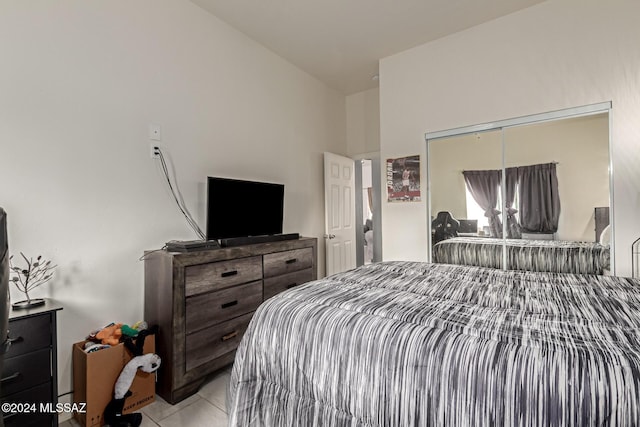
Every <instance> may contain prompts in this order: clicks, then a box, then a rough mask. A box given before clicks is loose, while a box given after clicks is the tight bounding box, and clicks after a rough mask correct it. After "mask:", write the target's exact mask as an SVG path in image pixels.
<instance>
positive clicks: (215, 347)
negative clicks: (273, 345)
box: [185, 313, 253, 371]
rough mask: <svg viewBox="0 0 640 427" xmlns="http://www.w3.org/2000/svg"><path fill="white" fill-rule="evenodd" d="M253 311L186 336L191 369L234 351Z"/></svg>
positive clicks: (187, 360) (187, 358)
mask: <svg viewBox="0 0 640 427" xmlns="http://www.w3.org/2000/svg"><path fill="white" fill-rule="evenodd" d="M251 316H253V313H249V314H245V315H244V316H240V317H236V318H235V319H232V320H229V321H228V322H224V323H220V324H218V325H215V326H212V327H210V328H207V329H203V330H201V331H199V332H195V333H193V334H189V335H187V337H186V341H187V342H186V364H185V368H186V370H187V371H190V370H191V369H193V368H196V367H198V366H200V365H202V364H204V363H206V362H209V361H211V360H214V359H216V358H218V357H220V356H223V355H224V354H226V353H229V352H230V351H234V350H235V349H236V348H237V347H238V344H240V340H241V339H242V335H244V332H245V331H246V330H247V326H249V321H250V320H251Z"/></svg>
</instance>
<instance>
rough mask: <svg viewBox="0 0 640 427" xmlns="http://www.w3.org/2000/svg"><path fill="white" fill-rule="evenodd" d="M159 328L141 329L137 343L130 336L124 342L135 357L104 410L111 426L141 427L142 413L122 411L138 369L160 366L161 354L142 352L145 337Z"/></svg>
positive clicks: (123, 372) (121, 376)
mask: <svg viewBox="0 0 640 427" xmlns="http://www.w3.org/2000/svg"><path fill="white" fill-rule="evenodd" d="M157 330H158V326H157V325H156V326H154V327H152V328H150V329H148V330H147V329H145V330H143V331H140V333H139V334H138V339H137V340H136V342H135V344H134V343H133V342H132V340H131V339H130V338H129V339H126V340H125V342H124V344H125V347H126V348H127V349H128V350H129V351H130V352H131V353H132V354H133V355H134V358H133V359H131V360H130V361H129V363H127V364H126V365H125V367H124V369H122V372H121V373H120V376H118V379H117V381H116V384H115V387H114V393H113V399H111V402H109V404H108V405H107V407H106V408H105V410H104V421H105V423H107V424H108V425H109V426H110V427H129V426H130V427H139V426H140V424H141V423H142V415H141V414H138V413H135V414H127V415H123V414H122V411H123V409H124V401H125V399H126V398H127V397H129V396H131V391H129V388H130V387H131V384H132V383H133V379H134V378H135V376H136V372H137V371H138V369H141V370H142V371H143V372H149V373H151V372H155V371H157V370H158V368H159V367H160V356H158V355H157V354H153V353H148V354H142V351H143V350H142V349H143V347H144V341H145V338H146V337H147V335H150V334H152V333H155V332H156V331H157Z"/></svg>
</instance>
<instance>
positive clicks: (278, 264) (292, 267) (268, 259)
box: [264, 248, 313, 277]
mask: <svg viewBox="0 0 640 427" xmlns="http://www.w3.org/2000/svg"><path fill="white" fill-rule="evenodd" d="M312 265H313V249H312V248H303V249H293V250H290V251H283V252H275V253H272V254H267V255H265V256H264V277H273V276H280V275H281V274H285V273H291V272H292V271H298V270H304V269H305V268H309V267H311V266H312Z"/></svg>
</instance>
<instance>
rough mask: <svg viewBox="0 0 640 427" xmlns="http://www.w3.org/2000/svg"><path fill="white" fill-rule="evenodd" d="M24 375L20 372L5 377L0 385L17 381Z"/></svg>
mask: <svg viewBox="0 0 640 427" xmlns="http://www.w3.org/2000/svg"><path fill="white" fill-rule="evenodd" d="M21 375H22V374H21V373H20V371H18V372H16V373H15V374H13V375H9V376H8V377H4V378H2V379H1V380H0V383H4V382H5V381H13V380H17V379H18V378H20V376H21Z"/></svg>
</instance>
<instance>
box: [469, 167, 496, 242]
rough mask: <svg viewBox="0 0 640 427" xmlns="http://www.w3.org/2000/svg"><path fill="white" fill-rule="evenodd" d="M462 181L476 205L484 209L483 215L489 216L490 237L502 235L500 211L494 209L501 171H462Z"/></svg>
mask: <svg viewBox="0 0 640 427" xmlns="http://www.w3.org/2000/svg"><path fill="white" fill-rule="evenodd" d="M462 175H463V176H464V181H465V183H466V184H467V188H468V189H469V193H471V196H473V199H474V200H475V201H476V203H477V204H478V206H480V207H481V208H482V209H483V210H484V216H486V217H487V218H489V228H490V229H491V236H492V237H502V222H501V221H500V217H499V216H498V215H500V211H499V210H497V209H496V206H497V204H498V194H499V191H500V182H501V180H502V178H501V175H502V173H501V171H499V170H484V171H463V172H462Z"/></svg>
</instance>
